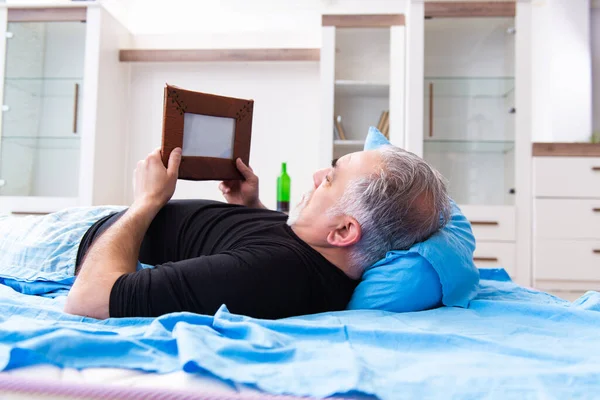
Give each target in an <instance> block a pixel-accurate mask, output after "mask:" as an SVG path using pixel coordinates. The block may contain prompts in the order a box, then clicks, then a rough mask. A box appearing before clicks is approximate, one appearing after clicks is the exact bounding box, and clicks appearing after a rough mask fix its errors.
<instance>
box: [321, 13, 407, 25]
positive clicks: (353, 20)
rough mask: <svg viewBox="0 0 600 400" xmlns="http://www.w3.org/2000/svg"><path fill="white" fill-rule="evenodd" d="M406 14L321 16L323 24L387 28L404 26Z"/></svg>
mask: <svg viewBox="0 0 600 400" xmlns="http://www.w3.org/2000/svg"><path fill="white" fill-rule="evenodd" d="M404 24H405V18H404V14H346V15H344V14H325V15H322V16H321V25H322V26H335V27H337V28H386V27H390V26H404Z"/></svg>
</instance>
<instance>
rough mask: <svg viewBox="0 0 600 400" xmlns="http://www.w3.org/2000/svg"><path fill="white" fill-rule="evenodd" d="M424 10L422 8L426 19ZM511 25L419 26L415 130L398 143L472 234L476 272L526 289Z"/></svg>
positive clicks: (461, 22)
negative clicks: (426, 166)
mask: <svg viewBox="0 0 600 400" xmlns="http://www.w3.org/2000/svg"><path fill="white" fill-rule="evenodd" d="M427 8H428V6H427V3H425V14H426V15H427ZM413 9H418V7H413ZM411 17H412V16H411ZM516 24H517V18H516V16H513V17H507V16H504V17H493V18H489V17H473V16H467V15H465V16H458V17H450V18H446V17H444V18H438V17H436V16H433V18H428V19H425V20H424V23H423V32H422V35H423V36H422V37H423V43H424V45H423V55H422V57H423V67H422V68H423V72H422V75H421V79H423V81H422V93H423V98H422V99H421V101H422V104H423V107H422V110H423V113H422V115H420V117H421V118H422V124H421V125H420V126H422V130H419V131H417V130H411V131H409V132H407V135H410V136H411V137H410V138H408V140H407V141H406V143H407V144H408V147H407V150H410V151H414V152H416V153H417V154H419V152H420V151H422V154H420V155H422V156H423V158H424V159H425V160H426V161H428V162H429V163H430V164H431V165H433V166H434V167H435V168H436V169H438V170H439V171H440V172H441V173H442V174H443V175H444V176H445V177H446V179H448V185H449V186H448V188H449V192H450V196H451V197H452V198H453V199H454V200H455V201H456V202H457V203H458V204H459V205H460V207H461V209H462V210H463V212H464V213H465V215H466V216H467V218H468V219H469V221H470V222H471V224H472V227H473V233H474V234H475V237H476V240H477V250H476V252H475V256H474V257H475V263H476V265H477V266H478V267H481V268H489V267H502V268H505V269H506V270H507V271H508V273H509V274H510V275H511V277H512V278H513V279H515V280H517V281H518V282H521V283H525V284H529V274H528V272H527V271H528V270H529V267H530V266H529V262H528V259H529V257H528V250H527V249H526V251H523V252H521V253H520V251H521V250H522V248H521V246H524V247H525V248H527V247H528V241H527V240H525V239H524V238H523V237H527V235H528V234H529V233H528V232H529V230H528V229H527V228H525V229H523V224H522V223H519V219H520V218H522V220H523V221H527V220H528V215H527V210H525V209H523V210H521V209H520V205H519V202H518V201H517V192H519V190H520V189H524V188H523V187H521V188H519V187H517V182H518V179H517V170H518V168H517V165H520V166H521V167H523V166H526V165H527V163H528V162H529V160H525V157H523V156H524V155H525V154H526V152H524V151H523V149H524V148H527V147H528V146H530V141H529V139H528V138H527V136H525V135H522V136H521V137H518V136H517V134H516V132H517V117H516V116H517V113H518V110H517V109H516V105H517V96H518V95H519V93H520V95H521V96H522V95H524V91H522V92H519V90H518V88H517V85H518V82H519V79H518V78H519V76H518V72H519V71H520V70H517V67H516V65H517V45H516V41H517V40H519V34H518V32H517V34H515V29H514V28H515V26H516ZM410 33H411V35H412V36H411V38H412V40H415V41H416V42H418V39H416V38H415V37H416V35H415V33H413V32H412V31H411V32H410ZM419 33H420V32H419ZM413 56H419V54H418V53H416V52H414V53H411V57H413ZM520 61H521V62H522V61H523V60H520ZM413 64H416V63H414V62H412V61H411V65H413ZM412 76H418V74H414V73H412ZM409 79H410V78H409ZM410 101H417V99H414V98H411V99H410ZM409 117H412V118H416V117H415V116H413V115H411V116H409ZM409 125H411V126H416V124H414V123H412V124H409ZM518 154H519V155H521V157H522V159H519V158H518V157H517V155H518ZM519 173H521V174H527V173H528V170H527V168H521V171H519ZM525 189H526V188H525ZM519 238H521V240H519ZM519 254H521V255H522V256H521V257H520V259H521V260H525V262H524V263H523V262H522V263H521V264H522V265H521V267H518V263H519V261H518V260H519V257H518V255H519ZM519 275H520V276H519Z"/></svg>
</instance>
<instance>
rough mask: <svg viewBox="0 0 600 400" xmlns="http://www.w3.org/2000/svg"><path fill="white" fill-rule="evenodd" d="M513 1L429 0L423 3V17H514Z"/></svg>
mask: <svg viewBox="0 0 600 400" xmlns="http://www.w3.org/2000/svg"><path fill="white" fill-rule="evenodd" d="M516 8H517V7H516V2H515V1H514V0H513V1H473V2H471V1H457V2H451V3H450V2H446V1H431V2H426V3H425V17H426V18H427V17H429V18H457V17H514V16H515V15H516V13H517V10H516Z"/></svg>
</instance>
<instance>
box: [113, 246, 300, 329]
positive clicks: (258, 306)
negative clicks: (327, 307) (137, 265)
mask: <svg viewBox="0 0 600 400" xmlns="http://www.w3.org/2000/svg"><path fill="white" fill-rule="evenodd" d="M308 284H309V281H308V279H307V273H306V271H304V270H303V268H302V266H301V265H298V262H297V260H295V258H294V257H293V255H290V254H288V253H287V252H285V251H282V249H277V248H275V247H268V248H244V249H238V250H235V251H229V252H225V253H222V254H216V255H211V256H202V257H198V258H192V259H188V260H183V261H178V262H168V263H165V264H161V265H158V266H156V267H155V268H153V269H144V270H140V271H137V272H134V273H131V274H126V275H123V276H121V277H119V278H118V279H117V281H116V282H115V284H114V286H113V287H112V290H111V293H110V303H109V313H110V316H111V317H155V316H159V315H163V314H167V313H171V312H178V311H189V312H194V313H199V314H210V315H212V314H214V313H215V312H216V311H217V310H218V309H219V307H220V306H221V305H222V304H225V305H226V306H227V308H228V309H229V311H231V312H232V313H236V314H243V315H249V316H252V317H256V318H281V317H285V316H289V315H297V314H302V313H306V310H308V307H309V305H308V304H307V303H308V299H306V293H307V285H308Z"/></svg>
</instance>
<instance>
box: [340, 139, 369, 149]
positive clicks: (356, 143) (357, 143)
mask: <svg viewBox="0 0 600 400" xmlns="http://www.w3.org/2000/svg"><path fill="white" fill-rule="evenodd" d="M333 145H334V146H339V147H359V148H363V146H364V145H365V141H364V140H334V141H333Z"/></svg>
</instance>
